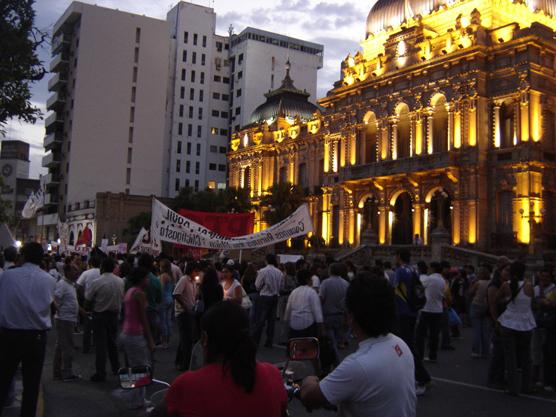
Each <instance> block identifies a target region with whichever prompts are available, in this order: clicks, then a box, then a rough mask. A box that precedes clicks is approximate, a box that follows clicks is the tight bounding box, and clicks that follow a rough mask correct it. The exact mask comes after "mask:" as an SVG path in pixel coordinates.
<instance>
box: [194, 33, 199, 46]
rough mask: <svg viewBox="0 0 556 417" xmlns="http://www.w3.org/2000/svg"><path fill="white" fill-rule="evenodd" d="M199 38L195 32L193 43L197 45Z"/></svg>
mask: <svg viewBox="0 0 556 417" xmlns="http://www.w3.org/2000/svg"><path fill="white" fill-rule="evenodd" d="M197 38H198V36H197V34H196V33H194V34H193V45H197Z"/></svg>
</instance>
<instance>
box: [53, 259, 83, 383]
mask: <svg viewBox="0 0 556 417" xmlns="http://www.w3.org/2000/svg"><path fill="white" fill-rule="evenodd" d="M78 276H79V271H78V270H77V268H76V267H75V266H74V265H72V264H67V265H65V266H64V277H63V278H62V279H60V280H59V281H58V282H57V283H56V289H55V290H54V302H55V304H56V347H55V349H54V364H53V367H52V369H53V373H54V379H62V380H64V381H72V380H75V379H79V377H78V376H77V375H75V374H74V373H73V369H72V362H73V355H74V350H75V348H74V346H73V329H74V327H75V324H76V323H77V316H78V313H79V304H78V302H77V292H76V290H75V281H76V279H77V277H78Z"/></svg>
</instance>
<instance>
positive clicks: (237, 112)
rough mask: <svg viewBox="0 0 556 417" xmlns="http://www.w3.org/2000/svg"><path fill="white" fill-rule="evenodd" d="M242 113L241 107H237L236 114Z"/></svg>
mask: <svg viewBox="0 0 556 417" xmlns="http://www.w3.org/2000/svg"><path fill="white" fill-rule="evenodd" d="M238 114H241V107H236V116H237V115H238Z"/></svg>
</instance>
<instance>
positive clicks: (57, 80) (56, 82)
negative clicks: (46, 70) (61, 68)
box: [48, 72, 68, 91]
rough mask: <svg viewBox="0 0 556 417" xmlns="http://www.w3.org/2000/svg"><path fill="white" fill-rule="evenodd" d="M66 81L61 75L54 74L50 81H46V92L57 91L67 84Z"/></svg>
mask: <svg viewBox="0 0 556 417" xmlns="http://www.w3.org/2000/svg"><path fill="white" fill-rule="evenodd" d="M67 82H68V80H67V79H66V78H65V77H64V76H62V74H61V73H59V72H56V73H54V75H53V76H52V78H51V79H50V80H48V91H59V89H60V88H61V87H64V86H65V85H66V84H67Z"/></svg>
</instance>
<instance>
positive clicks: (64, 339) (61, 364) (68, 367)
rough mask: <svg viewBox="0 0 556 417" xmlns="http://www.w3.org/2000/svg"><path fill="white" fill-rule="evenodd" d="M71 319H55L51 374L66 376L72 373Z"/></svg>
mask: <svg viewBox="0 0 556 417" xmlns="http://www.w3.org/2000/svg"><path fill="white" fill-rule="evenodd" d="M74 326H75V323H74V322H73V321H67V320H59V319H56V346H55V348H54V363H53V368H52V369H53V374H54V375H53V376H54V378H68V377H71V376H72V375H73V370H72V362H73V354H74V350H75V349H74V347H73V328H74Z"/></svg>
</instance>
